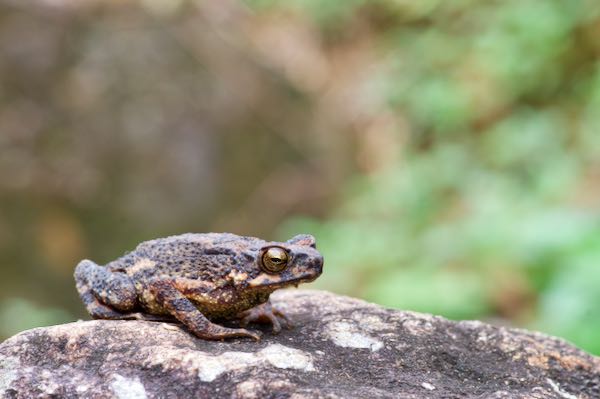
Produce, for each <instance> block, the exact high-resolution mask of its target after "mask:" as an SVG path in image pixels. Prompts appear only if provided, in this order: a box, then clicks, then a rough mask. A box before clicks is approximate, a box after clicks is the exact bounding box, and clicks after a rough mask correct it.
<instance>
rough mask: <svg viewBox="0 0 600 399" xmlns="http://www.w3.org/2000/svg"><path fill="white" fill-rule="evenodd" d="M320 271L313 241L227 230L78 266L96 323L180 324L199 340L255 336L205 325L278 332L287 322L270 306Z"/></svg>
mask: <svg viewBox="0 0 600 399" xmlns="http://www.w3.org/2000/svg"><path fill="white" fill-rule="evenodd" d="M322 270H323V257H322V256H321V254H320V253H319V252H318V251H317V250H316V247H315V239H314V238H313V237H312V236H310V235H298V236H295V237H294V238H292V239H290V240H288V241H286V242H267V241H263V240H261V239H258V238H254V237H242V236H238V235H235V234H229V233H207V234H191V233H190V234H182V235H178V236H172V237H166V238H158V239H156V240H152V241H146V242H143V243H141V244H140V245H138V247H137V248H136V249H135V250H134V251H133V252H130V253H128V254H126V255H124V256H122V257H121V258H119V259H117V260H115V261H112V262H110V263H108V264H107V265H106V266H99V265H97V264H95V263H94V262H92V261H90V260H87V259H86V260H83V261H81V262H79V264H78V265H77V268H76V269H75V281H76V283H77V291H78V292H79V295H80V296H81V299H82V300H83V302H84V304H85V306H86V308H87V311H88V312H89V313H90V315H91V316H92V317H93V318H96V319H142V320H169V319H170V320H173V318H175V319H177V320H179V321H180V322H181V323H183V324H184V325H185V326H187V327H188V328H189V329H190V330H191V331H192V332H193V333H194V334H195V335H196V336H198V337H200V338H204V339H224V338H230V337H251V338H255V339H259V338H260V334H259V333H257V332H252V331H249V330H246V329H244V328H227V327H223V326H221V325H218V324H214V323H212V322H211V321H210V320H219V319H223V320H226V319H239V320H240V321H241V325H242V327H243V326H245V325H246V324H247V323H248V322H251V321H261V322H264V321H267V322H270V323H271V324H272V325H273V331H274V332H279V330H280V329H281V323H283V324H287V319H286V317H285V316H284V315H283V314H282V313H281V312H279V311H278V310H276V309H274V308H272V307H271V305H270V303H269V295H270V294H271V293H272V292H273V291H275V290H276V289H278V288H282V287H287V286H292V285H296V286H297V285H298V284H300V283H303V282H309V281H313V280H314V279H316V278H317V277H319V275H320V274H321V272H322Z"/></svg>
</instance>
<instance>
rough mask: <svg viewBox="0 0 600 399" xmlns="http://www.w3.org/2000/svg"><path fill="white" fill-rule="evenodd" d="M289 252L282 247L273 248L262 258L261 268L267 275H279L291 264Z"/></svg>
mask: <svg viewBox="0 0 600 399" xmlns="http://www.w3.org/2000/svg"><path fill="white" fill-rule="evenodd" d="M289 259H290V257H289V255H288V253H287V251H286V250H285V249H283V248H280V247H271V248H269V249H267V250H266V251H265V253H264V254H263V256H262V262H261V266H262V268H263V270H264V271H265V272H267V273H279V272H281V271H282V270H283V269H285V268H286V266H287V264H288V262H289Z"/></svg>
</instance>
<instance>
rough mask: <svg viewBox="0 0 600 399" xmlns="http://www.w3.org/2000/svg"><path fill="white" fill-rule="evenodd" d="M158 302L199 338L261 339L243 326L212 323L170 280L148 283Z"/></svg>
mask: <svg viewBox="0 0 600 399" xmlns="http://www.w3.org/2000/svg"><path fill="white" fill-rule="evenodd" d="M148 289H149V292H150V294H151V295H152V297H153V298H154V300H155V301H156V303H157V304H158V305H159V306H161V307H162V308H164V309H165V310H166V311H168V312H169V314H171V315H172V316H173V317H175V318H176V319H177V320H179V321H180V322H182V323H183V324H184V325H185V326H186V327H187V328H189V329H190V330H191V332H192V333H194V334H195V335H196V336H198V337H199V338H203V339H212V340H219V339H225V338H234V337H249V338H254V339H255V340H257V341H258V340H260V335H259V334H258V333H255V332H251V331H248V330H246V329H243V328H227V327H223V326H220V325H218V324H214V323H211V322H210V321H209V320H208V319H207V318H206V317H205V316H204V315H203V314H202V312H200V311H199V310H198V308H196V306H195V305H194V304H193V303H192V302H191V301H190V300H189V299H188V298H186V297H185V295H183V294H182V293H181V292H180V291H179V290H178V289H177V288H176V286H175V284H174V283H173V282H172V281H169V280H157V281H153V282H150V283H149V284H148Z"/></svg>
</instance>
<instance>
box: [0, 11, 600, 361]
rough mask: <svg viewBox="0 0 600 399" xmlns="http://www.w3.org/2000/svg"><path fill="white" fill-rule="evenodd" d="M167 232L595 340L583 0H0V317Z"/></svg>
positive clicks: (61, 308)
mask: <svg viewBox="0 0 600 399" xmlns="http://www.w3.org/2000/svg"><path fill="white" fill-rule="evenodd" d="M185 231H196V232H202V231H231V232H235V233H238V234H245V235H257V236H262V237H265V238H267V239H286V238H288V237H289V236H291V235H292V234H295V233H300V232H306V233H312V234H314V235H316V236H317V239H318V245H319V247H320V249H321V250H322V252H323V253H324V255H325V258H326V267H325V273H324V275H323V276H322V278H321V279H320V280H319V281H318V282H317V283H315V285H316V286H318V287H321V288H326V289H329V290H332V291H335V292H339V293H345V294H349V295H354V296H359V297H363V298H366V299H368V300H371V301H375V302H378V303H381V304H384V305H387V306H393V307H399V308H405V309H412V310H418V311H425V312H432V313H436V314H441V315H445V316H447V317H451V318H475V319H483V320H488V321H490V320H491V321H495V322H498V323H503V324H507V325H517V326H523V327H528V328H535V329H540V330H543V331H546V332H549V333H552V334H556V335H560V336H563V337H565V338H567V339H569V340H571V341H573V342H574V343H576V344H577V345H579V346H581V347H583V348H585V349H587V350H589V351H592V352H594V353H600V264H599V263H600V3H598V2H596V1H593V0H547V1H543V2H541V1H536V0H506V1H474V0H456V1H451V2H450V1H442V0H419V1H404V0H385V1H384V0H378V1H370V2H367V1H358V0H346V1H341V0H331V1H328V2H318V1H313V0H288V1H283V0H280V1H276V0H274V1H269V0H253V1H247V2H236V1H232V0H228V1H219V2H208V1H207V2H202V1H196V2H191V1H183V0H179V1H169V0H143V1H142V0H140V1H138V2H135V1H125V2H114V1H108V0H106V1H101V0H96V1H92V0H87V1H69V0H45V1H41V0H39V1H33V0H30V1H23V0H21V1H16V0H14V1H7V0H4V1H1V2H0V262H1V267H2V274H1V281H0V286H1V288H2V290H1V291H0V301H1V302H0V337H2V336H3V337H6V336H8V335H10V334H12V333H14V332H16V331H19V330H21V329H24V328H27V327H30V326H34V325H43V324H48V323H58V322H62V321H66V320H72V319H74V318H76V317H84V312H83V307H82V306H81V305H80V303H79V302H78V299H77V297H76V294H75V290H74V287H73V282H72V277H71V273H72V269H73V267H74V265H75V264H76V263H77V261H78V260H79V259H81V258H84V257H86V258H90V259H93V260H95V261H97V262H99V263H104V262H107V261H109V260H112V259H114V258H115V257H117V256H119V255H120V254H122V253H124V252H125V251H127V250H130V249H132V248H133V247H135V245H136V244H137V243H138V242H139V241H142V240H145V239H150V238H154V237H158V236H163V235H168V234H176V233H181V232H185Z"/></svg>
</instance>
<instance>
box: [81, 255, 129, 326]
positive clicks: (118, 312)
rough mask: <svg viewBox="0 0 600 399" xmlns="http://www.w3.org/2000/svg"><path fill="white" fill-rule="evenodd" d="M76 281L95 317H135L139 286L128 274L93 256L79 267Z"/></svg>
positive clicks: (87, 306)
mask: <svg viewBox="0 0 600 399" xmlns="http://www.w3.org/2000/svg"><path fill="white" fill-rule="evenodd" d="M75 282H76V286H77V291H78V292H79V296H80V297H81V300H82V301H83V303H84V304H85V307H86V309H87V311H88V313H89V314H90V315H91V316H92V317H93V318H94V319H113V320H118V319H135V318H137V317H136V313H130V312H131V311H133V310H134V309H135V308H136V307H137V295H136V292H135V286H134V285H133V282H132V281H131V280H130V279H129V277H128V276H126V275H124V274H122V273H114V272H111V271H109V270H108V269H106V268H105V267H103V266H99V265H97V264H95V263H94V262H92V261H91V260H87V259H86V260H82V261H81V262H79V264H78V265H77V267H76V268H75Z"/></svg>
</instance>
